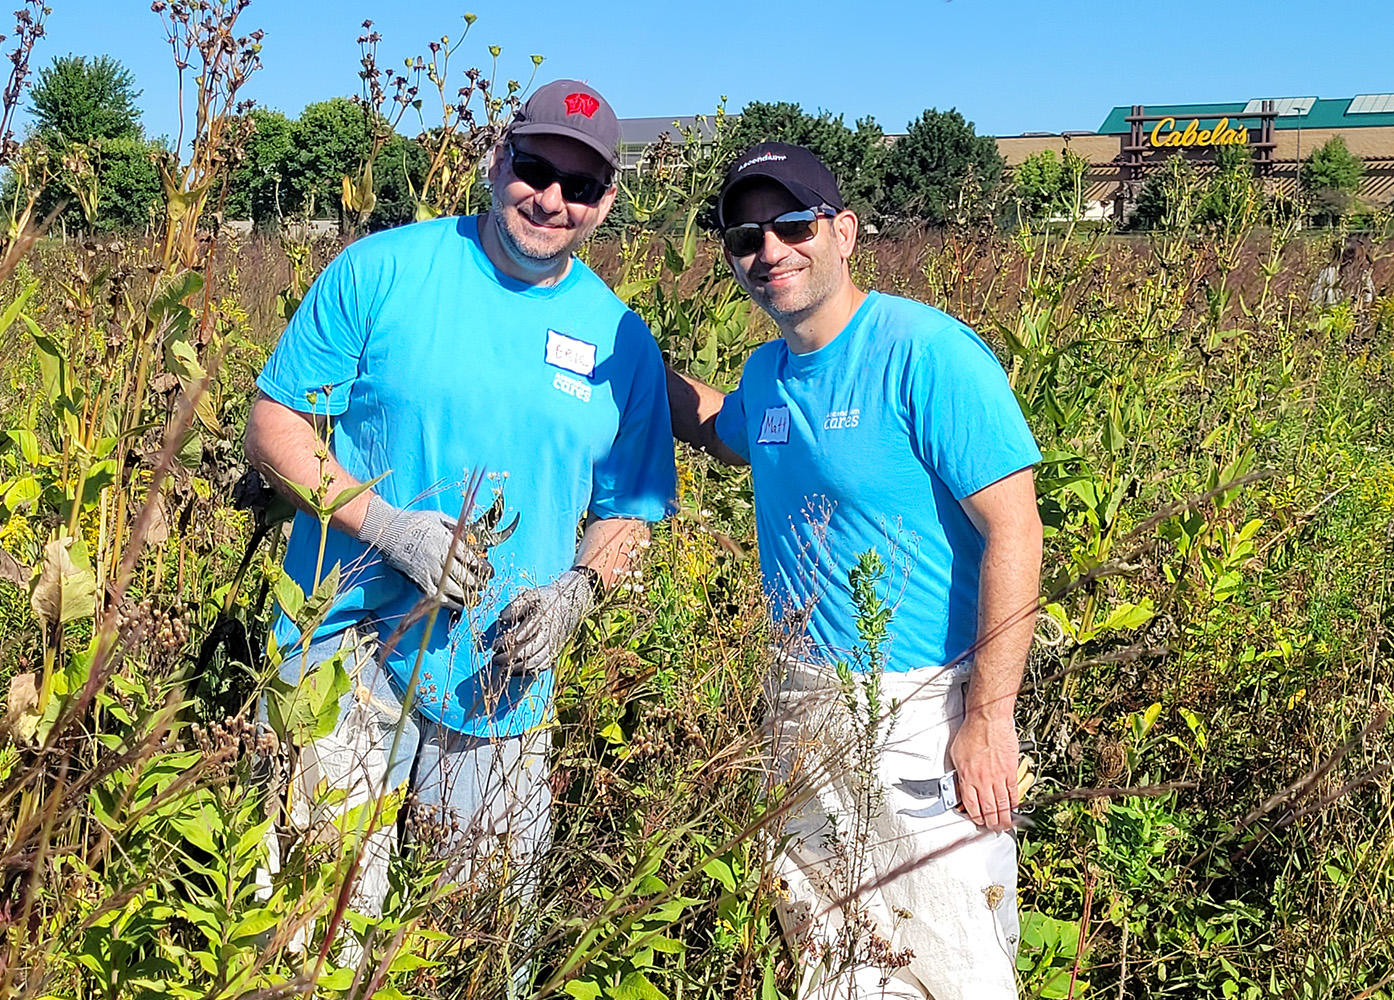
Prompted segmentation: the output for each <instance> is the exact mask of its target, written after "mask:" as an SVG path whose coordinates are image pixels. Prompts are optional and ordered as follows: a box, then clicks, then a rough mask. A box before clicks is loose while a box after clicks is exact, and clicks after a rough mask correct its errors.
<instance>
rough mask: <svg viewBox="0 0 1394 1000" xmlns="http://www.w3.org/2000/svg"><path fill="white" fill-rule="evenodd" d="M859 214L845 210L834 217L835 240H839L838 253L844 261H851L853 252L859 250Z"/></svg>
mask: <svg viewBox="0 0 1394 1000" xmlns="http://www.w3.org/2000/svg"><path fill="white" fill-rule="evenodd" d="M857 226H858V222H857V213H856V212H853V211H851V210H850V209H844V210H843V211H841V212H838V213H837V215H836V216H834V217H833V220H832V227H833V238H834V239H835V240H837V249H838V253H840V254H841V255H842V259H843V260H850V259H851V257H852V251H853V250H855V249H857Z"/></svg>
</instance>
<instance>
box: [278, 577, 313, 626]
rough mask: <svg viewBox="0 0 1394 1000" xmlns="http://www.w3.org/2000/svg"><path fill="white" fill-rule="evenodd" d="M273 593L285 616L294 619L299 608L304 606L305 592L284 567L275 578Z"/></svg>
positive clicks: (297, 614)
mask: <svg viewBox="0 0 1394 1000" xmlns="http://www.w3.org/2000/svg"><path fill="white" fill-rule="evenodd" d="M273 593H274V594H275V595H276V603H277V604H279V605H280V606H281V610H282V611H284V612H285V613H286V617H287V618H289V619H290V620H291V621H295V620H296V619H297V618H298V617H299V615H300V609H301V608H303V607H304V606H305V592H304V591H303V590H301V589H300V585H299V584H298V583H296V582H295V581H294V580H293V579H291V576H290V574H289V573H287V572H286V571H285V570H284V569H283V570H281V575H280V577H278V578H277V580H276V586H275V587H274V588H273Z"/></svg>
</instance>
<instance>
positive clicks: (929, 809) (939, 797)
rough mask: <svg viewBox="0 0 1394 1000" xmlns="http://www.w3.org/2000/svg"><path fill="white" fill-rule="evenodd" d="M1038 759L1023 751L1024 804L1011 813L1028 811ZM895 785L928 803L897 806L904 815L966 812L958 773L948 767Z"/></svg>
mask: <svg viewBox="0 0 1394 1000" xmlns="http://www.w3.org/2000/svg"><path fill="white" fill-rule="evenodd" d="M1035 767H1036V762H1035V761H1034V760H1033V759H1032V758H1031V756H1030V754H1027V753H1022V754H1021V756H1020V759H1019V760H1018V762H1017V791H1018V793H1019V795H1020V797H1021V799H1022V800H1023V801H1022V806H1021V808H1020V809H1018V810H1014V811H1013V813H1012V817H1013V818H1014V819H1019V818H1020V816H1021V813H1022V812H1029V811H1030V806H1029V805H1028V804H1027V803H1026V802H1025V801H1024V800H1025V798H1026V793H1027V791H1029V790H1030V788H1031V786H1032V785H1033V784H1035V782H1036V775H1035ZM895 787H896V788H898V789H900V790H901V791H902V792H904V793H905V794H906V795H908V796H910V797H911V798H912V799H923V800H925V801H926V802H928V805H925V806H921V807H920V808H918V809H898V810H896V812H897V813H898V814H899V815H901V816H913V817H915V818H917V819H929V818H930V817H932V816H941V815H943V814H944V813H946V812H948V811H949V810H951V809H952V810H956V811H958V812H963V811H964V808H963V800H962V799H960V798H959V795H958V773H957V772H956V771H949V772H947V773H945V774H942V775H940V776H939V777H937V778H922V779H918V780H916V779H912V778H902V779H901V780H899V781H897V782H896V783H895Z"/></svg>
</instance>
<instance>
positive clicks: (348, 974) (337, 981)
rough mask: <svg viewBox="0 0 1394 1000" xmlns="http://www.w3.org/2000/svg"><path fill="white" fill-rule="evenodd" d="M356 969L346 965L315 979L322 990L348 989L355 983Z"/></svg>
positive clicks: (337, 990)
mask: <svg viewBox="0 0 1394 1000" xmlns="http://www.w3.org/2000/svg"><path fill="white" fill-rule="evenodd" d="M353 974H354V969H353V967H352V966H346V967H344V968H342V969H335V970H334V971H333V972H331V973H328V974H327V975H323V976H320V977H319V979H317V980H315V985H316V986H318V987H319V988H320V989H322V990H334V991H336V992H339V991H342V990H346V989H348V988H349V987H350V986H352V985H353Z"/></svg>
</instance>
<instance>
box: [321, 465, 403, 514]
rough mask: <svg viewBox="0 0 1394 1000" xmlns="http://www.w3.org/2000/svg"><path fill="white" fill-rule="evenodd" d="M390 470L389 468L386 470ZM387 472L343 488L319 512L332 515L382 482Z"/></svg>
mask: <svg viewBox="0 0 1394 1000" xmlns="http://www.w3.org/2000/svg"><path fill="white" fill-rule="evenodd" d="M390 471H391V470H390V469H389V470H388V472H390ZM388 472H384V473H383V474H382V475H381V476H374V477H373V478H372V479H370V480H368V481H367V482H366V483H359V484H358V485H357V486H350V487H349V488H348V489H346V490H343V491H342V492H340V493H339V495H338V496H336V497H335V498H334V499H333V500H332V501H331V502H330V504H329V506H327V507H324V508H322V511H321V513H322V514H324V515H325V516H332V515H333V514H334V513H335V512H336V511H338V510H341V509H342V508H344V507H346V506H348V505H349V504H351V503H353V499H354V497H356V496H358V495H359V494H361V493H364V492H366V491H367V490H370V489H372V488H373V487H374V486H376V485H377V484H378V483H380V482H382V481H383V479H385V478H386V477H387V475H388Z"/></svg>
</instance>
